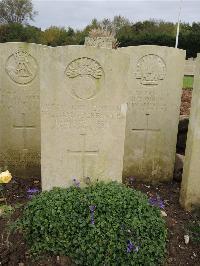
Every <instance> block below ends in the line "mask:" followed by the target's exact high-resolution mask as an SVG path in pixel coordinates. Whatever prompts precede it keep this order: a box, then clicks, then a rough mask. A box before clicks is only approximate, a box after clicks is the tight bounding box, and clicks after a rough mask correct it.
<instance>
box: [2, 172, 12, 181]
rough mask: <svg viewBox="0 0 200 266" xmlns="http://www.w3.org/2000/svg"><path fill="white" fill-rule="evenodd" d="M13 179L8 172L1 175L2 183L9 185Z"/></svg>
mask: <svg viewBox="0 0 200 266" xmlns="http://www.w3.org/2000/svg"><path fill="white" fill-rule="evenodd" d="M11 179H12V176H11V173H10V172H9V171H8V170H7V171H5V172H2V173H1V174H0V183H9V182H10V180H11Z"/></svg>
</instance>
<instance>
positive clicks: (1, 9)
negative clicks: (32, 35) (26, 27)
mask: <svg viewBox="0 0 200 266" xmlns="http://www.w3.org/2000/svg"><path fill="white" fill-rule="evenodd" d="M35 15H37V12H36V11H34V10H33V4H32V2H31V0H1V1H0V23H20V24H21V23H25V22H27V21H28V20H33V18H34V16H35Z"/></svg>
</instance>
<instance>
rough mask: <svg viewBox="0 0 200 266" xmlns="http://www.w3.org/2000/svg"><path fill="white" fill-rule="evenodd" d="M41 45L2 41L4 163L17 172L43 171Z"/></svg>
mask: <svg viewBox="0 0 200 266" xmlns="http://www.w3.org/2000/svg"><path fill="white" fill-rule="evenodd" d="M41 47H42V46H41V45H36V44H26V43H4V44H0V64H1V68H0V101H1V104H0V105H1V109H0V111H1V114H0V119H1V122H0V123H1V140H0V167H2V168H3V167H5V166H7V167H8V169H9V170H10V171H11V172H12V174H13V175H20V176H23V175H24V176H26V175H29V176H30V175H34V174H35V175H36V174H37V175H39V174H40V104H39V94H40V86H39V58H40V51H41Z"/></svg>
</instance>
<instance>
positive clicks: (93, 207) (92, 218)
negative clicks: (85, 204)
mask: <svg viewBox="0 0 200 266" xmlns="http://www.w3.org/2000/svg"><path fill="white" fill-rule="evenodd" d="M89 209H90V215H91V224H94V212H95V209H96V206H95V205H91V206H89Z"/></svg>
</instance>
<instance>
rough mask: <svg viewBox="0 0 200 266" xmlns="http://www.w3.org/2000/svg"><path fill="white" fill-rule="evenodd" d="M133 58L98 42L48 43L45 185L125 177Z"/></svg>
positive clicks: (44, 90)
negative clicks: (128, 79) (96, 44)
mask: <svg viewBox="0 0 200 266" xmlns="http://www.w3.org/2000/svg"><path fill="white" fill-rule="evenodd" d="M128 63H129V58H128V56H126V55H123V54H122V55H121V54H120V53H119V52H118V51H113V50H109V49H108V50H107V49H98V48H94V47H83V46H68V47H57V48H45V49H44V52H43V54H42V60H41V72H40V76H41V125H42V130H41V132H42V135H41V137H42V142H41V143H42V144H41V148H42V188H43V190H46V189H51V188H52V187H54V186H64V187H66V186H70V185H72V184H73V179H74V178H76V179H78V180H79V181H80V182H81V184H84V183H87V182H88V177H89V178H90V179H91V180H92V181H95V180H97V179H98V180H105V181H109V180H118V181H120V182H121V180H122V168H123V154H124V138H125V123H126V104H123V103H124V102H125V100H126V99H125V94H126V83H125V80H124V76H125V74H126V72H127V68H128Z"/></svg>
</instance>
